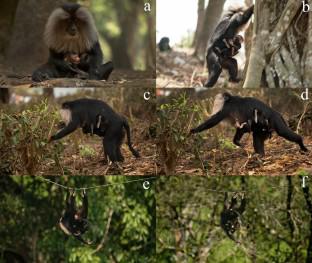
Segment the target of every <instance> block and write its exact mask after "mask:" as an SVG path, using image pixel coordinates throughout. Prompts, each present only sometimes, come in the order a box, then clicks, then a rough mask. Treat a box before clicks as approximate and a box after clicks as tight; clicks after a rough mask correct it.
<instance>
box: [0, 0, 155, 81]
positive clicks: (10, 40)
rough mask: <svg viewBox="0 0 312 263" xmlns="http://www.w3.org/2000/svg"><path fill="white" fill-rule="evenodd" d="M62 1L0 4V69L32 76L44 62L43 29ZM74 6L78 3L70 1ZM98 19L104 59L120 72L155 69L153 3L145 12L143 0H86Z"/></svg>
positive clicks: (5, 1)
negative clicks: (109, 61) (150, 10)
mask: <svg viewBox="0 0 312 263" xmlns="http://www.w3.org/2000/svg"><path fill="white" fill-rule="evenodd" d="M64 2H68V1H64V0H62V1H61V0H56V1H49V0H42V1H36V0H12V1H11V0H3V1H1V2H0V28H1V32H0V70H2V71H3V70H5V71H6V70H8V71H10V72H14V73H15V74H26V75H30V74H31V72H32V71H33V70H34V69H35V68H36V67H38V66H39V65H40V64H42V63H44V62H46V60H47V56H48V49H47V47H46V46H45V44H44V42H43V31H44V26H45V23H46V21H47V19H48V17H49V15H50V13H51V12H52V11H53V9H55V8H56V7H59V6H60V5H61V4H63V3H64ZM71 2H75V1H71ZM76 2H78V3H80V4H82V5H84V6H86V7H87V8H88V9H89V10H90V12H91V14H92V15H93V17H94V19H95V24H96V27H97V29H98V32H99V36H100V43H101V47H102V50H103V53H104V60H105V61H107V60H112V61H113V63H114V66H115V67H116V68H117V69H118V68H120V69H135V70H149V69H154V68H155V18H156V16H155V12H156V8H155V1H154V0H152V1H149V2H150V3H151V5H152V12H144V3H145V1H144V0H114V1H110V0H84V1H76Z"/></svg>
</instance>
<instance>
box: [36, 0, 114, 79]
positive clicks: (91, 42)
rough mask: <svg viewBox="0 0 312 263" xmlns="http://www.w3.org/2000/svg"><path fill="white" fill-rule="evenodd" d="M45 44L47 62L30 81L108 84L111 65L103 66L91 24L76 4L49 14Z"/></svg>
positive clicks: (110, 63) (86, 11)
mask: <svg viewBox="0 0 312 263" xmlns="http://www.w3.org/2000/svg"><path fill="white" fill-rule="evenodd" d="M44 40H45V43H46V45H47V46H48V48H49V53H50V54H49V59H48V62H47V63H46V64H44V65H42V66H40V67H39V68H38V69H36V70H35V71H34V72H33V74H32V80H33V81H38V82H39V81H43V80H47V79H50V78H65V77H67V78H84V79H98V80H103V79H104V80H107V79H108V77H109V75H110V73H111V72H112V71H113V63H112V62H107V63H105V64H102V62H103V53H102V50H101V47H100V44H99V40H98V33H97V29H96V26H95V24H94V20H93V18H92V16H91V14H90V12H89V11H88V10H87V9H86V8H85V7H82V6H81V5H79V4H75V3H67V4H64V5H63V6H62V7H59V8H57V9H55V10H54V11H53V12H52V13H51V15H50V17H49V19H48V22H47V24H46V27H45V32H44Z"/></svg>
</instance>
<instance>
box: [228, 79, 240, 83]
mask: <svg viewBox="0 0 312 263" xmlns="http://www.w3.org/2000/svg"><path fill="white" fill-rule="evenodd" d="M241 80H242V79H241V78H235V79H234V78H230V79H229V81H230V82H233V83H238V82H240V81H241Z"/></svg>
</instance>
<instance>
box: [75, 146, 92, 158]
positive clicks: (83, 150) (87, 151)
mask: <svg viewBox="0 0 312 263" xmlns="http://www.w3.org/2000/svg"><path fill="white" fill-rule="evenodd" d="M79 154H80V155H81V156H82V157H92V156H95V155H96V151H95V150H94V149H93V148H92V147H90V146H88V145H79Z"/></svg>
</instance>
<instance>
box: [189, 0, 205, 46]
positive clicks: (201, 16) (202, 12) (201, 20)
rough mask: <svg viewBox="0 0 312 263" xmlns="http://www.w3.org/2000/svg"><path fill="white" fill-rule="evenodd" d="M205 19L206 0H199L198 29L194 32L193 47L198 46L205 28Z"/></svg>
mask: <svg viewBox="0 0 312 263" xmlns="http://www.w3.org/2000/svg"><path fill="white" fill-rule="evenodd" d="M204 19H205V0H198V3H197V25H196V30H195V34H194V39H193V44H192V46H193V47H196V45H197V42H198V38H199V34H200V32H201V30H202V28H203V25H204Z"/></svg>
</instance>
